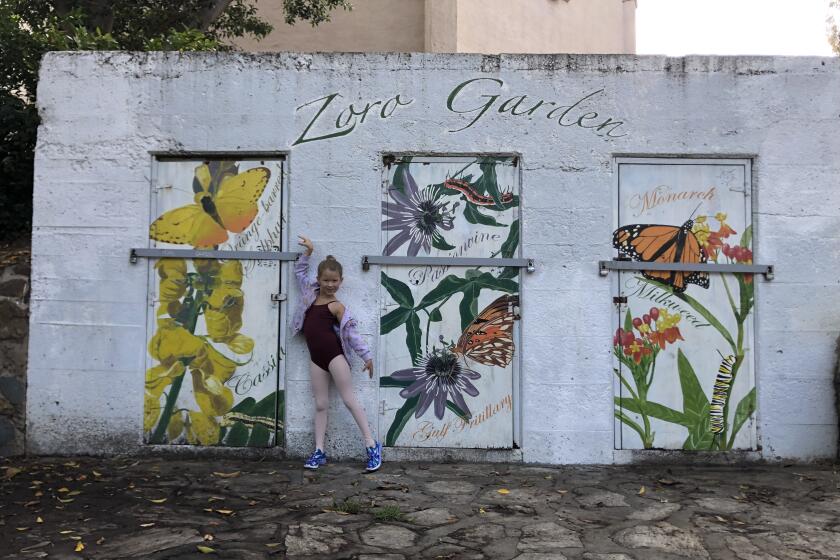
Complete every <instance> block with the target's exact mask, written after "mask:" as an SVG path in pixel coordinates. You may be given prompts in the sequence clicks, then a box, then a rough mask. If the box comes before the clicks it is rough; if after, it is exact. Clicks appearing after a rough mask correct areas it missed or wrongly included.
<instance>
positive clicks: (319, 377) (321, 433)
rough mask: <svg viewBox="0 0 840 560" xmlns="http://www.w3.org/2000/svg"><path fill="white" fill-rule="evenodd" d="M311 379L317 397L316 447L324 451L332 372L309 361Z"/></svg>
mask: <svg viewBox="0 0 840 560" xmlns="http://www.w3.org/2000/svg"><path fill="white" fill-rule="evenodd" d="M345 361H346V360H345ZM309 380H310V382H311V383H312V394H313V395H314V397H315V448H316V449H320V450H321V451H323V450H324V439H325V437H326V433H327V410H328V409H329V407H330V373H329V372H328V371H324V370H323V369H321V368H320V367H318V366H316V365H315V363H314V362H309Z"/></svg>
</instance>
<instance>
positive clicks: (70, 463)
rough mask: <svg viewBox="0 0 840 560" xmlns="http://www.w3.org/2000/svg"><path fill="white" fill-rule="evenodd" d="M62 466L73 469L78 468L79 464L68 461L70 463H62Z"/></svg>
mask: <svg viewBox="0 0 840 560" xmlns="http://www.w3.org/2000/svg"><path fill="white" fill-rule="evenodd" d="M63 464H64V466H65V467H73V468H75V467H78V466H79V463H77V462H76V461H70V462H68V463H63Z"/></svg>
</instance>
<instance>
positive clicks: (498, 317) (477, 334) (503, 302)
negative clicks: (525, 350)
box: [452, 295, 519, 367]
mask: <svg viewBox="0 0 840 560" xmlns="http://www.w3.org/2000/svg"><path fill="white" fill-rule="evenodd" d="M518 305H519V296H518V295H504V296H501V297H500V298H498V299H496V300H495V301H494V302H493V303H491V304H490V305H488V306H487V307H485V308H484V309H483V310H482V311H481V313H479V314H478V316H477V317H476V318H475V319H473V322H472V323H470V324H469V326H467V328H466V329H464V332H463V333H462V334H461V336H460V337H459V338H458V342H457V343H456V344H455V346H453V347H452V353H453V354H457V355H459V356H463V357H464V358H469V359H470V360H473V361H474V362H478V363H479V364H483V365H486V366H497V367H507V366H508V365H509V364H510V362H511V360H512V359H513V352H514V349H515V346H514V344H513V321H514V319H516V318H517V317H516V315H515V314H514V308H515V307H517V306H518Z"/></svg>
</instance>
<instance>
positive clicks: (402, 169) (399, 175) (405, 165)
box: [389, 156, 411, 194]
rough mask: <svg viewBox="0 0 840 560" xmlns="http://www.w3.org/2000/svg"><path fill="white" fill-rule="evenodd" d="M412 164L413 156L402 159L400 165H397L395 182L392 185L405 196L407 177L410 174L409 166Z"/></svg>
mask: <svg viewBox="0 0 840 560" xmlns="http://www.w3.org/2000/svg"><path fill="white" fill-rule="evenodd" d="M410 164H411V156H407V157H404V158H402V159H401V161H400V163H398V164H397V168H396V169H394V181H393V182H392V183H391V187H389V188H393V189H395V190H398V191H399V192H401V193H403V194H405V188H406V179H405V175H406V173H408V172H409V171H408V169H409V165H410Z"/></svg>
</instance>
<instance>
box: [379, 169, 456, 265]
mask: <svg viewBox="0 0 840 560" xmlns="http://www.w3.org/2000/svg"><path fill="white" fill-rule="evenodd" d="M401 172H402V173H403V184H404V185H405V192H401V191H400V189H398V188H396V187H395V186H394V185H391V186H389V187H388V196H389V197H390V198H391V201H383V202H382V217H383V218H384V219H385V220H384V221H383V222H382V229H383V230H385V231H396V232H399V233H397V234H396V235H395V236H394V237H392V238H391V239H390V240H389V241H388V244H387V245H385V249H384V250H383V254H384V255H393V254H394V253H395V252H396V251H397V249H399V248H400V247H401V246H402V245H403V244H404V243H406V242H408V256H410V257H416V256H417V253H419V252H420V249H421V248H422V249H423V250H424V251H425V252H426V253H427V254H428V253H430V252H431V250H432V240H433V238H434V237H435V236H440V232H439V231H438V230H439V229H442V230H446V231H449V230H451V229H452V226H453V220H454V217H455V215H454V214H455V212H454V209H453V210H452V211H450V210H449V203H448V202H438V201H437V200H435V196H434V189H433V187H431V186H429V187H426V188H425V189H422V190H421V189H418V188H417V183H416V182H415V181H414V178H413V177H412V176H411V173H409V172H408V170H407V169H404V170H402V171H401Z"/></svg>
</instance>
